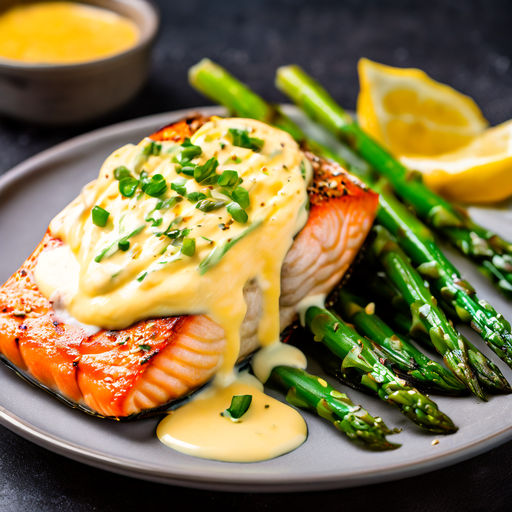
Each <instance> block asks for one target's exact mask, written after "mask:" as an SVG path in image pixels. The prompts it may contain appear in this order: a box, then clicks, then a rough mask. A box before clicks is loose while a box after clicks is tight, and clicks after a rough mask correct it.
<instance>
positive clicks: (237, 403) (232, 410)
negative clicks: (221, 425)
mask: <svg viewBox="0 0 512 512" xmlns="http://www.w3.org/2000/svg"><path fill="white" fill-rule="evenodd" d="M251 402H252V395H234V396H233V398H232V399H231V405H230V406H229V408H228V409H226V410H225V411H223V412H222V413H221V415H222V416H224V417H225V418H228V419H230V420H232V421H234V422H238V421H240V418H241V417H242V416H243V415H244V414H245V413H246V412H247V411H248V410H249V407H250V406H251Z"/></svg>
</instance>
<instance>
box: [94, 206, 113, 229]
mask: <svg viewBox="0 0 512 512" xmlns="http://www.w3.org/2000/svg"><path fill="white" fill-rule="evenodd" d="M109 215H110V213H109V212H107V210H104V209H103V208H102V207H101V206H98V205H96V206H94V208H93V209H92V210H91V216H92V222H93V224H95V225H96V226H98V227H100V228H104V227H105V226H106V225H107V221H108V217H109Z"/></svg>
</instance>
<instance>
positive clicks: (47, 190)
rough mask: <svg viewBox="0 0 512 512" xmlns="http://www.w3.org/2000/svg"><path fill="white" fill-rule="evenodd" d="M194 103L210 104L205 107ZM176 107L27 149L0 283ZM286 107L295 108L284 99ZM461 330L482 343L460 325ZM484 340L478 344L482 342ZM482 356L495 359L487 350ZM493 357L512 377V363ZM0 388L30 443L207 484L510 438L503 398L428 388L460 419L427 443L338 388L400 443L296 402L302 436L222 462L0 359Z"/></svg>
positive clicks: (433, 460) (265, 479)
mask: <svg viewBox="0 0 512 512" xmlns="http://www.w3.org/2000/svg"><path fill="white" fill-rule="evenodd" d="M200 110H201V111H203V112H205V113H208V114H212V113H222V111H220V110H219V109H217V108H215V109H214V108H208V109H200ZM185 113H186V112H184V111H181V112H173V113H168V114H161V115H157V116H152V117H146V118H143V119H139V120H135V121H130V122H127V123H122V124H119V125H116V126H112V127H109V128H104V129H101V130H97V131H95V132H92V133H90V134H87V135H83V136H81V137H77V138H75V139H72V140H70V141H68V142H65V143H63V144H60V145H59V146H56V147H55V148H53V149H50V150H48V151H45V152H43V153H41V154H39V155H37V156H35V157H33V158H31V159H29V160H27V161H26V162H25V163H23V164H21V165H19V166H18V167H16V168H15V169H13V170H12V171H10V172H9V173H7V174H6V175H4V176H3V177H2V178H0V244H1V261H2V265H1V267H0V282H4V281H5V280H6V279H7V278H8V277H9V276H10V275H11V274H12V272H14V271H15V270H16V269H17V267H18V266H19V265H20V264H21V263H22V262H23V260H24V259H25V257H26V256H27V255H28V254H29V253H30V252H31V251H32V249H33V248H34V247H35V245H36V244H37V243H38V242H39V240H40V239H41V237H42V235H43V233H44V231H45V229H46V227H47V225H48V222H49V220H50V219H51V218H52V217H53V216H54V215H55V214H56V213H57V212H58V211H59V210H60V209H61V208H62V207H63V206H65V205H66V204H67V203H68V202H69V201H70V200H71V199H72V198H73V197H75V195H77V193H78V192H79V190H80V187H81V186H82V185H83V184H85V183H87V182H88V181H89V180H91V179H93V178H95V177H96V174H97V172H98V169H99V166H100V164H101V163H102V161H103V160H104V159H105V157H106V156H107V155H108V154H109V153H110V152H111V151H112V150H114V149H115V148H117V147H119V146H121V145H123V144H125V143H127V142H137V141H139V140H140V139H141V138H142V137H143V136H145V135H147V134H149V133H150V132H152V131H154V130H155V129H157V128H159V127H161V126H163V125H164V124H167V123H169V122H172V121H174V120H176V119H178V118H179V117H181V116H183V115H184V114H185ZM290 113H291V114H292V115H295V116H297V112H296V111H295V110H293V109H290ZM474 213H475V215H476V216H477V218H478V220H480V221H481V222H482V223H484V224H487V225H489V226H491V227H492V228H494V229H495V230H497V231H499V232H501V233H502V234H504V235H507V234H508V236H509V237H511V235H512V232H511V231H512V230H511V227H510V226H511V225H512V211H511V210H510V209H503V210H501V211H499V210H483V209H482V210H476V211H475V212H474ZM452 255H453V253H450V256H452ZM453 259H454V261H455V262H456V263H457V264H458V265H459V267H460V268H461V270H462V271H463V273H464V274H466V275H467V276H468V277H469V278H470V279H471V281H472V282H473V283H474V284H475V285H476V287H477V288H478V290H479V292H480V295H481V296H482V297H483V298H486V299H490V300H491V302H492V303H493V304H494V305H495V306H496V308H497V309H498V310H501V311H502V312H503V313H505V314H506V315H507V313H508V317H509V318H510V317H512V314H511V313H512V311H511V309H512V308H511V305H510V303H507V302H506V301H505V300H504V299H503V298H502V297H500V296H499V295H498V294H497V293H496V292H495V291H494V290H493V288H492V287H491V286H490V285H489V284H488V282H487V281H486V280H485V279H484V278H483V277H482V276H480V275H479V274H478V273H477V272H476V271H475V270H474V269H473V268H472V266H471V264H470V263H467V262H465V261H464V260H462V259H461V258H460V257H458V255H453ZM467 334H469V337H470V338H471V339H472V340H473V341H475V343H478V344H479V346H481V345H482V343H480V342H479V341H478V338H477V336H474V335H473V333H472V332H469V333H467ZM484 351H485V352H486V353H487V354H489V351H488V350H487V349H486V348H484ZM491 358H492V359H493V360H495V361H497V358H495V357H494V355H491ZM497 362H498V361H497ZM498 363H499V364H500V366H501V368H502V369H503V371H504V373H505V375H506V376H507V377H508V378H509V379H510V380H511V381H512V372H511V371H510V370H509V369H508V368H505V366H504V365H503V364H501V362H498ZM0 387H1V389H2V393H1V395H0V422H1V423H2V424H3V425H5V426H6V427H7V428H9V429H11V430H13V431H14V432H16V433H18V434H20V435H21V436H23V437H25V438H27V439H29V440H31V441H33V442H35V443H37V444H40V445H41V446H44V447H46V448H48V449H50V450H52V451H55V452H58V453H60V454H63V455H66V456H68V457H71V458H73V459H76V460H79V461H81V462H85V463H87V464H91V465H93V466H98V467H101V468H103V469H108V470H111V471H115V472H118V473H123V474H126V475H130V476H134V477H139V478H144V479H148V480H155V481H159V482H166V483H172V484H180V485H186V486H191V487H202V488H209V489H217V490H233V491H234V490H237V491H241V490H252V491H293V490H297V491H304V490H307V489H323V488H334V487H346V486H352V485H361V484H367V483H370V482H377V481H384V480H391V479H397V478H402V477H405V476H411V475H414V474H418V473H421V472H426V471H430V470H433V469H436V468H439V467H441V466H446V465H448V464H453V463H455V462H457V461H460V460H463V459H466V458H468V457H471V456H473V455H476V454H477V453H480V452H482V451H484V450H488V449H489V448H491V447H493V446H496V445H498V444H500V443H503V442H505V441H506V440H508V439H510V438H511V437H512V399H511V398H510V397H506V396H498V397H493V398H492V399H491V400H490V402H488V403H481V402H478V401H477V400H475V399H474V398H471V397H467V398H456V399H455V398H442V397H439V399H438V403H439V405H440V407H441V409H443V410H444V411H445V412H446V413H448V414H449V415H450V416H451V417H452V419H453V420H454V421H455V422H456V423H457V425H459V427H460V430H459V432H458V433H457V434H455V435H452V436H448V437H440V438H439V444H437V445H436V446H432V444H431V443H432V440H433V439H434V437H433V436H430V435H426V434H424V433H422V432H420V431H419V430H418V429H417V428H416V427H415V426H414V425H413V424H411V423H408V422H406V421H405V420H404V418H403V417H402V416H401V415H400V414H399V413H398V412H397V411H396V410H395V409H393V408H392V407H390V406H387V405H385V404H383V403H381V402H379V401H378V400H376V399H374V398H372V397H368V396H365V395H361V394H359V393H357V392H353V391H350V395H351V396H352V397H353V399H354V401H359V402H360V403H364V404H365V405H366V407H367V408H368V409H369V410H370V411H371V412H372V413H374V414H379V415H381V416H382V417H383V418H384V419H385V421H386V423H387V424H388V425H392V426H399V427H403V428H404V431H403V432H402V433H401V434H399V435H396V436H394V440H395V441H398V442H401V443H402V444H403V446H402V448H400V449H399V450H395V451H393V452H388V453H372V452H367V451H364V450H362V449H359V448H357V447H355V446H353V445H352V444H351V443H349V442H348V441H347V440H346V439H345V438H344V437H343V436H342V435H340V434H339V433H338V432H337V431H336V430H335V429H334V428H332V426H331V425H330V424H327V423H325V422H324V421H322V420H320V419H318V418H316V417H314V416H312V415H310V414H308V413H304V416H305V418H306V420H307V423H308V426H309V437H308V440H307V441H306V443H305V444H304V445H303V446H301V447H300V448H299V449H297V450H295V451H294V452H292V453H289V454H287V455H284V456H282V457H279V458H277V459H274V460H270V461H267V462H260V463H256V464H231V463H223V462H214V461H208V460H202V459H196V458H193V457H189V456H186V455H182V454H180V453H177V452H174V451H172V450H170V449H168V448H166V447H164V446H163V445H162V444H160V443H159V441H158V440H157V439H156V437H155V427H156V424H157V420H156V419H151V420H149V419H148V420H141V421H138V422H134V423H115V422H109V421H105V420H99V419H96V418H92V417H89V416H87V415H85V414H83V413H81V412H79V411H75V410H72V409H70V408H68V407H66V406H65V405H63V404H61V403H60V402H58V401H57V400H55V399H54V398H52V397H51V396H49V395H47V394H46V393H45V392H43V391H41V390H39V389H35V388H33V387H32V386H30V385H29V384H27V383H25V382H24V381H22V380H21V379H20V378H18V377H17V376H16V375H15V374H14V373H13V372H12V371H10V370H9V369H8V368H7V367H5V366H4V365H0Z"/></svg>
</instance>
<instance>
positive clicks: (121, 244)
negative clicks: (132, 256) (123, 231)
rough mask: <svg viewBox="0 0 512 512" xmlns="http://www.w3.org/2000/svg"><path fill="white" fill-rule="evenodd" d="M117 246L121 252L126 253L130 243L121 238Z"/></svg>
mask: <svg viewBox="0 0 512 512" xmlns="http://www.w3.org/2000/svg"><path fill="white" fill-rule="evenodd" d="M117 246H118V247H119V249H120V250H121V251H127V250H128V249H129V248H130V241H129V240H125V239H124V238H123V239H122V240H119V242H117Z"/></svg>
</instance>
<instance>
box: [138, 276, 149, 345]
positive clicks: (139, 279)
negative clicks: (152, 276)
mask: <svg viewBox="0 0 512 512" xmlns="http://www.w3.org/2000/svg"><path fill="white" fill-rule="evenodd" d="M147 275H148V273H147V272H144V273H142V274H141V275H140V276H139V277H137V281H139V283H140V282H141V281H143V280H144V278H145V277H146V276H147ZM150 348H151V347H150ZM148 350H149V349H148Z"/></svg>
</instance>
